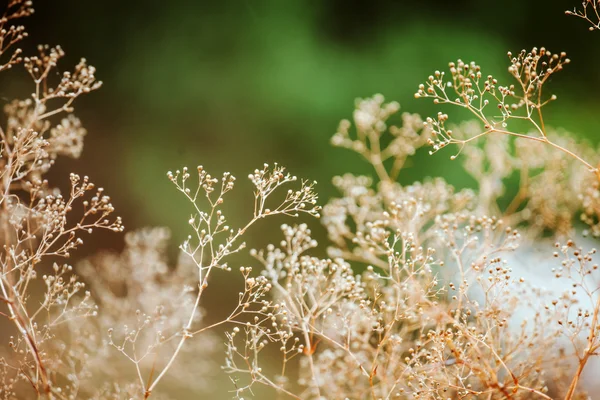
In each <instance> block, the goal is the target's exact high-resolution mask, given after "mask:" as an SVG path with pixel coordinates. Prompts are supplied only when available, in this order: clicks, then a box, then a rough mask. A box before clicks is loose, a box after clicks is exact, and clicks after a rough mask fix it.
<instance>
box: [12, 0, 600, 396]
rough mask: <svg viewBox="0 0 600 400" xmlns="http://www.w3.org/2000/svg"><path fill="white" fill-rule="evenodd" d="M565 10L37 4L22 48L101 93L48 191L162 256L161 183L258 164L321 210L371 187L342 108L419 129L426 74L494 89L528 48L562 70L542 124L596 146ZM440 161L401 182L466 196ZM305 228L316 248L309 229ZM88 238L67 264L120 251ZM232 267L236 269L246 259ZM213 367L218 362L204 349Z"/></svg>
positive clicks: (221, 283)
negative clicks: (154, 241) (96, 192)
mask: <svg viewBox="0 0 600 400" xmlns="http://www.w3.org/2000/svg"><path fill="white" fill-rule="evenodd" d="M579 5H580V1H579V0H557V1H550V0H546V1H523V0H504V1H491V0H470V1H467V0H452V1H449V0H429V1H406V0H405V1H403V0H396V1H393V0H377V1H375V0H370V1H367V0H362V1H360V0H304V1H301V0H239V1H233V0H226V1H203V0H168V1H164V0H163V1H158V0H128V1H116V0H102V1H90V0H88V1H81V0H53V1H38V2H36V4H35V6H36V10H37V12H36V14H35V15H34V16H33V18H31V19H30V20H28V21H27V22H26V24H27V28H28V30H29V32H30V35H31V39H30V41H31V42H32V43H40V42H41V43H48V44H51V45H53V44H61V45H62V47H63V49H65V51H66V52H67V60H66V62H64V63H63V69H64V68H70V66H71V65H72V64H74V63H75V62H76V61H77V59H78V58H79V57H81V56H84V57H86V58H87V59H88V60H89V62H90V63H91V64H92V65H94V66H96V67H97V68H98V74H97V75H98V77H100V78H101V79H102V80H103V81H104V83H105V85H104V87H103V88H102V89H101V90H100V91H98V92H96V93H94V94H92V95H90V96H87V97H85V98H83V99H82V100H81V101H80V102H79V106H78V112H77V113H78V116H79V117H80V118H81V119H82V121H83V123H84V125H85V126H86V127H87V128H88V131H89V135H88V137H87V139H86V147H85V150H84V154H83V156H82V158H81V159H80V160H76V161H71V160H66V161H65V160H62V161H60V162H59V163H58V165H57V167H56V168H55V169H54V170H53V172H52V176H51V179H53V180H54V182H58V181H64V182H66V181H67V179H68V173H69V172H71V171H73V172H77V173H80V174H87V175H90V176H91V177H92V178H93V180H94V181H95V182H97V183H98V184H100V185H101V186H104V187H105V189H106V191H107V193H108V194H110V195H111V196H112V198H113V203H114V205H115V207H116V208H117V210H118V212H119V214H120V215H121V216H122V217H123V220H124V222H125V225H126V228H127V229H129V230H130V229H136V228H140V227H144V226H156V225H161V226H167V227H169V228H170V229H171V230H172V232H173V245H172V255H173V256H175V255H176V252H177V245H178V243H179V242H180V241H181V240H182V238H183V237H185V236H186V235H187V234H188V232H187V230H186V228H187V224H186V222H187V220H188V218H189V212H190V210H189V208H188V207H187V204H186V202H185V201H184V199H183V198H182V196H180V194H179V193H178V192H177V191H176V190H175V189H174V188H173V187H172V184H171V183H170V182H169V181H168V180H167V178H166V172H167V171H168V170H175V169H178V168H181V167H182V166H184V165H188V166H190V167H195V166H196V165H198V164H202V165H204V166H205V167H206V168H207V169H208V170H209V171H211V172H212V173H213V174H214V175H220V174H221V173H222V172H223V171H230V172H232V173H233V174H234V175H236V176H238V177H239V178H244V177H245V176H246V175H247V174H248V173H249V172H250V171H251V170H253V169H254V168H256V167H257V166H261V165H262V163H263V162H269V163H272V162H275V161H277V162H279V163H281V164H283V165H285V166H287V167H288V168H289V169H290V170H291V172H293V173H294V174H297V175H299V176H302V177H306V178H310V179H316V180H317V181H318V182H319V185H318V189H319V191H320V193H321V197H322V203H324V202H325V201H326V200H327V199H328V198H330V197H331V196H334V195H335V191H334V190H333V188H332V186H331V183H330V182H331V177H332V176H334V175H336V174H341V173H344V172H354V173H369V174H370V173H371V171H370V170H369V169H368V167H367V166H366V165H365V164H362V163H360V162H359V161H360V159H359V157H358V156H357V155H355V154H352V153H350V152H347V151H345V150H341V149H334V148H332V147H331V146H330V145H329V138H330V136H331V135H332V133H333V132H334V131H335V129H336V127H337V124H338V121H339V120H340V119H342V118H349V117H350V116H351V114H352V110H353V103H354V99H355V98H356V97H366V96H371V95H373V94H375V93H382V94H384V95H385V96H386V99H387V100H397V101H399V102H400V104H401V105H402V110H403V111H410V112H418V113H421V114H423V115H425V116H426V115H434V114H435V113H436V112H437V111H438V108H437V107H436V106H434V105H433V104H431V103H430V102H429V101H428V100H415V99H414V97H413V94H414V92H415V90H416V87H417V85H418V84H419V83H421V82H423V81H424V80H425V79H426V77H427V76H428V75H430V74H431V73H432V72H433V71H434V70H436V69H443V68H445V67H446V66H447V63H448V62H449V61H452V60H456V59H457V58H461V59H463V60H465V61H471V60H476V61H477V62H478V63H479V64H480V65H481V66H482V68H483V72H484V75H485V74H487V73H488V72H489V73H493V74H497V75H498V76H497V77H498V78H504V77H506V72H505V71H506V67H507V57H506V52H507V51H508V50H511V51H513V52H517V51H519V50H521V49H522V48H531V47H533V46H538V47H539V46H546V47H547V48H549V49H550V50H552V51H554V52H557V51H566V52H567V54H568V55H569V57H570V58H571V59H572V63H571V64H570V65H569V66H568V67H567V68H566V69H565V71H564V72H562V73H561V74H559V75H557V76H556V78H555V81H554V82H551V88H552V90H553V92H554V93H556V94H557V95H558V98H559V101H557V102H555V103H553V104H552V105H551V106H549V107H548V109H547V114H546V115H547V123H548V124H550V125H553V126H560V127H564V128H565V129H567V130H569V131H571V132H573V133H575V134H578V135H581V136H584V137H586V138H588V139H589V140H590V141H592V142H596V141H597V139H596V135H597V133H596V130H597V127H598V126H599V125H600V113H599V112H598V111H599V110H600V96H599V95H598V88H600V72H599V71H600V69H599V66H600V52H598V51H597V50H598V48H599V47H598V45H599V44H600V34H598V33H596V34H594V33H590V32H588V31H587V25H586V23H585V22H584V21H582V20H579V19H576V18H573V17H567V16H565V15H564V11H565V10H566V9H572V8H573V7H575V6H579ZM10 83H11V86H10V87H11V88H15V87H20V84H19V83H18V82H10ZM11 90H12V89H11ZM23 90H24V95H26V94H27V93H29V92H28V91H27V90H28V89H27V87H25V86H23ZM0 98H1V100H0V101H6V100H5V98H10V96H8V94H5V95H4V96H3V95H1V94H0ZM455 121H456V122H458V121H457V120H456V119H455ZM450 155H451V153H450V152H441V153H439V154H437V155H435V156H433V157H430V156H428V155H427V154H419V155H418V156H417V157H416V158H415V159H413V161H412V162H411V164H409V167H408V168H407V169H405V170H404V172H403V174H402V175H401V180H402V182H405V183H410V182H412V181H414V180H417V179H422V178H424V177H426V176H443V177H444V178H446V179H447V180H448V181H450V182H451V183H454V184H456V185H457V186H460V187H462V186H473V185H475V183H474V182H472V181H471V180H469V178H467V177H466V175H464V173H462V172H461V168H460V163H459V162H457V161H455V162H451V161H450V160H449V157H450ZM238 181H239V185H238V189H237V190H236V191H235V192H234V194H233V195H232V196H230V200H229V209H228V210H229V219H230V222H231V223H232V225H234V226H236V225H237V224H236V223H235V221H240V220H241V219H242V218H244V217H245V216H247V215H248V212H249V208H250V202H251V198H252V194H251V192H250V189H251V188H250V185H249V183H246V179H239V180H238ZM280 222H281V221H276V222H275V224H278V223H280ZM312 226H313V227H314V230H315V231H316V232H317V237H319V238H321V239H322V243H326V241H325V239H324V238H323V232H322V231H321V230H319V226H318V222H313V223H312ZM277 233H278V232H277V230H276V229H275V230H274V229H273V225H263V226H259V227H258V228H254V231H252V232H250V235H249V239H248V240H249V242H250V246H251V247H253V246H264V245H266V244H267V243H268V242H269V241H270V240H277ZM94 237H95V239H96V240H95V242H93V243H92V241H90V240H88V242H87V246H86V248H85V250H84V251H83V252H81V253H80V255H85V254H89V253H91V252H94V251H97V250H98V249H120V248H121V247H122V237H121V236H119V235H111V234H97V235H96V236H94ZM240 262H244V263H245V265H252V261H251V260H249V259H245V260H243V261H240ZM140 268H143V266H142V265H141V266H140ZM233 275H236V274H235V273H233ZM228 278H229V277H227V276H225V277H223V276H221V277H220V278H218V279H217V280H216V281H215V282H214V286H211V289H213V290H212V291H210V290H209V292H210V293H209V295H208V296H207V298H206V299H205V307H207V308H208V309H209V318H218V315H219V312H220V311H222V310H224V309H226V308H227V307H228V305H230V304H231V303H232V302H233V301H236V298H235V296H236V295H235V293H237V291H238V288H237V287H231V286H233V285H235V283H232V281H231V279H228ZM236 282H237V281H236ZM228 294H232V296H228ZM213 314H214V315H213ZM215 354H216V355H215V356H214V357H216V360H217V361H218V362H220V361H221V360H222V359H223V355H222V353H221V352H220V349H217V351H216V353H215ZM205 357H207V355H198V359H199V360H202V359H204V358H205ZM216 375H219V371H216ZM231 388H232V386H231V384H230V383H229V381H228V380H227V379H224V378H223V377H221V378H219V379H217V380H216V381H215V385H213V387H211V388H209V390H208V391H207V392H206V393H199V394H196V395H197V396H198V397H199V398H228V395H227V390H229V389H231ZM204 396H207V397H204ZM259 398H260V397H259Z"/></svg>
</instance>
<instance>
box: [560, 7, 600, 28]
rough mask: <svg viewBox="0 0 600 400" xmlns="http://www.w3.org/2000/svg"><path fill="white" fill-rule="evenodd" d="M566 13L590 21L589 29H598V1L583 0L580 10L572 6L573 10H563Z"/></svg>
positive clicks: (599, 8) (599, 18) (599, 11)
mask: <svg viewBox="0 0 600 400" xmlns="http://www.w3.org/2000/svg"><path fill="white" fill-rule="evenodd" d="M565 13H566V14H567V15H574V16H576V17H579V18H582V19H584V20H586V21H587V22H588V23H590V25H591V26H590V27H589V28H588V29H589V30H590V31H594V30H596V29H598V30H600V1H598V0H583V1H582V2H581V10H579V9H577V8H574V9H573V11H565Z"/></svg>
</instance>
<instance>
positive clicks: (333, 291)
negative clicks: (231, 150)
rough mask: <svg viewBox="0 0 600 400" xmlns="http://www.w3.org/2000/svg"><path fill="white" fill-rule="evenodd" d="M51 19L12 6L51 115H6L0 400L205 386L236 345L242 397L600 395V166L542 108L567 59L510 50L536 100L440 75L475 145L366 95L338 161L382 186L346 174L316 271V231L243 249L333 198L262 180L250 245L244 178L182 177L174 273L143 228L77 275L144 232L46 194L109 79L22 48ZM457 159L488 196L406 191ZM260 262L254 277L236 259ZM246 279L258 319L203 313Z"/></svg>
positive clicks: (40, 111) (75, 196)
mask: <svg viewBox="0 0 600 400" xmlns="http://www.w3.org/2000/svg"><path fill="white" fill-rule="evenodd" d="M583 7H584V8H583V10H584V11H581V12H574V13H576V14H577V15H578V16H580V17H582V18H585V19H587V20H588V21H590V18H589V17H588V16H589V15H590V14H589V10H590V8H591V9H593V10H594V12H595V11H596V8H597V7H596V3H594V2H584V3H583ZM32 12H33V10H32V8H31V2H29V1H26V0H12V1H10V2H9V3H8V7H7V9H6V11H5V13H4V17H3V18H2V19H1V20H0V25H1V29H0V56H2V57H3V59H4V60H5V61H4V62H3V63H2V64H1V66H0V70H8V69H10V68H12V67H17V66H23V67H24V68H25V70H26V71H27V72H28V73H29V75H30V76H31V79H32V80H33V82H34V87H33V90H32V92H33V93H32V95H31V96H30V98H28V99H26V100H15V101H12V102H10V103H9V104H8V105H7V106H6V107H5V114H6V122H5V124H4V126H3V127H2V129H0V135H1V137H0V139H1V148H0V154H1V163H2V164H1V165H0V178H1V182H2V192H1V193H0V206H1V208H0V223H1V225H2V230H1V234H0V235H1V237H2V240H3V249H2V253H1V256H0V263H1V266H2V276H1V279H0V300H1V304H2V309H1V310H0V316H3V317H6V318H5V325H4V326H6V328H5V330H6V332H9V333H8V335H10V338H9V341H8V346H6V347H5V348H3V351H2V354H0V397H1V398H3V399H15V398H49V399H63V398H64V399H75V398H89V399H98V400H101V399H122V398H136V399H137V398H140V399H142V398H149V397H152V398H168V396H169V395H171V396H172V395H174V393H172V392H173V391H172V390H167V388H173V387H186V388H187V389H188V390H202V389H201V388H202V387H203V386H204V385H209V384H210V378H211V374H212V371H214V368H213V366H212V365H211V364H210V362H209V361H208V360H202V361H201V362H199V361H198V354H202V355H203V356H204V358H207V354H210V353H211V352H212V351H214V348H216V347H218V346H217V344H218V343H219V342H220V341H222V340H223V339H219V335H218V328H224V329H225V330H226V334H225V337H224V340H225V365H224V366H223V370H224V371H225V372H226V373H228V374H230V376H231V380H232V382H233V386H232V395H233V396H234V397H236V398H240V399H241V398H245V397H247V396H252V395H253V394H254V393H255V388H256V387H257V386H259V385H261V386H266V387H268V388H271V389H272V390H273V391H274V394H272V397H273V398H274V397H277V398H279V397H281V398H296V399H388V398H398V399H454V398H461V399H463V398H466V399H477V398H482V399H515V400H518V399H533V398H542V399H555V398H563V399H565V400H571V399H584V398H591V396H593V394H594V393H595V391H597V390H600V388H598V387H597V386H595V385H597V383H596V381H595V380H594V377H593V376H591V375H593V369H594V368H596V367H597V366H599V365H600V364H598V361H597V360H596V359H597V357H596V356H597V355H598V351H599V350H600V323H599V318H600V295H599V293H598V292H599V291H600V286H599V285H600V282H599V277H598V273H599V272H598V264H597V263H596V261H595V258H596V251H595V250H594V249H593V248H592V249H589V250H587V249H584V247H585V246H581V245H580V244H579V242H584V243H586V241H587V243H589V242H590V239H583V238H582V236H583V235H582V234H581V233H577V232H578V230H579V226H578V224H577V223H576V222H575V221H574V220H575V217H576V216H577V215H579V216H581V220H582V221H583V222H584V223H585V224H586V225H587V226H588V227H587V228H586V232H583V233H591V234H592V236H594V237H596V236H600V222H599V221H600V200H599V198H600V195H599V193H600V188H599V184H600V172H599V170H598V167H597V165H598V163H597V160H596V158H597V155H596V154H597V152H596V150H595V149H593V148H592V147H591V146H589V145H588V144H585V143H582V142H581V141H578V140H575V138H574V137H572V136H570V135H569V134H565V133H564V132H561V131H559V130H556V129H553V128H551V127H548V126H546V124H545V122H544V115H543V112H542V111H543V108H544V106H545V105H546V104H548V102H550V101H554V100H555V99H556V97H555V96H553V95H551V96H548V95H547V94H546V90H544V91H542V89H543V88H544V86H545V84H546V83H547V81H548V78H549V77H550V76H551V75H553V74H554V73H556V72H558V71H560V70H561V69H562V68H563V66H565V65H566V64H568V63H569V59H567V58H566V55H565V54H564V53H560V54H554V53H550V52H549V51H548V50H546V49H544V48H540V49H533V50H532V51H530V52H527V51H523V52H521V53H519V54H518V55H516V56H513V55H511V54H509V61H510V65H509V68H508V71H509V75H510V76H512V78H513V79H515V80H516V83H514V84H512V85H508V86H502V85H500V84H498V81H497V80H496V78H494V77H491V76H488V77H486V78H484V75H483V74H482V72H481V70H480V67H479V66H478V65H477V64H476V63H474V62H473V63H464V62H462V61H460V60H459V61H458V62H455V63H451V64H450V66H449V70H450V71H449V74H450V77H449V78H446V75H445V73H443V72H435V73H434V74H433V75H432V76H431V77H429V79H428V80H427V82H426V83H424V84H422V85H421V86H419V89H418V92H417V97H419V98H431V99H433V101H434V102H435V103H437V104H447V105H455V106H459V107H461V108H465V109H467V110H468V111H470V112H471V113H472V114H473V115H474V117H475V120H474V121H470V122H464V123H462V124H459V125H457V126H452V127H451V126H449V125H447V124H446V121H447V120H448V118H449V117H448V116H447V115H446V114H443V113H440V114H438V116H437V117H436V118H426V119H425V121H423V120H422V119H421V117H420V116H418V115H416V114H409V113H404V114H402V115H401V118H400V119H401V122H402V126H401V127H397V126H394V125H391V122H392V121H394V119H395V118H396V117H397V114H398V111H399V109H400V106H399V105H398V104H397V103H395V102H391V103H386V102H385V100H384V98H383V96H381V95H375V96H373V97H372V98H367V99H359V100H357V102H356V105H355V110H354V113H353V118H352V121H349V120H343V121H342V122H341V123H340V125H339V127H338V130H337V132H336V133H335V134H334V135H333V137H332V144H333V145H335V146H337V147H342V148H346V149H350V150H352V151H354V152H356V153H357V154H358V155H360V156H361V157H362V158H363V159H365V160H366V161H367V162H368V163H369V164H371V165H372V166H373V170H374V173H375V175H376V179H374V178H373V177H370V176H355V175H352V174H345V175H343V176H339V177H335V178H334V180H333V182H334V184H335V186H336V187H337V188H338V190H339V193H340V194H339V197H337V198H333V199H331V200H330V201H329V202H327V204H325V206H324V207H323V209H322V214H323V216H322V219H321V221H322V223H323V225H324V226H325V228H326V231H327V234H328V239H329V243H328V247H327V255H328V258H327V257H326V258H323V257H318V256H316V254H318V252H317V251H316V250H317V249H318V247H319V244H318V243H317V241H316V240H315V239H313V236H312V233H311V229H310V228H309V226H308V224H306V223H299V224H296V225H290V224H287V223H286V224H283V225H282V226H281V231H282V235H283V237H282V240H281V241H280V242H279V243H277V244H268V245H266V246H265V247H264V249H262V250H249V251H246V248H245V243H244V241H243V240H244V236H245V235H247V234H248V232H252V230H253V229H254V228H253V226H254V225H255V224H256V223H259V222H260V221H261V220H262V219H264V218H266V217H271V216H276V215H280V216H287V217H298V216H300V215H301V214H306V215H308V216H313V217H320V216H321V215H320V214H321V207H320V206H318V205H317V194H316V193H315V191H314V182H310V181H305V180H300V181H298V179H297V178H296V177H295V176H293V175H291V174H289V173H287V172H286V170H285V169H284V168H283V167H281V166H280V165H278V164H275V165H273V166H269V165H267V164H265V165H264V166H263V167H261V168H259V169H256V170H255V171H254V172H253V173H251V174H250V175H249V176H248V178H249V180H250V182H251V184H252V186H253V192H254V193H253V196H252V197H250V198H251V201H253V203H254V208H253V212H252V214H251V215H249V216H248V218H247V220H246V222H244V223H242V224H235V225H236V227H232V226H233V225H234V224H231V225H230V223H229V222H228V221H227V218H226V217H225V209H224V207H223V206H224V203H225V202H226V200H227V199H228V197H229V196H230V194H229V193H230V192H231V191H232V190H233V189H234V186H235V183H236V179H235V178H234V177H233V176H232V175H231V174H230V173H225V174H223V175H222V176H221V177H219V178H215V177H214V176H212V175H211V174H209V173H208V172H207V171H206V170H205V169H204V168H203V167H198V168H197V169H195V170H194V172H193V173H192V172H191V171H190V170H188V169H187V168H182V169H181V170H180V171H175V172H169V173H168V174H167V177H168V179H169V180H170V181H171V182H172V183H173V185H174V186H175V189H176V190H177V191H179V192H181V193H182V195H183V196H184V198H185V199H186V200H187V202H188V203H189V206H190V211H191V216H190V218H189V220H188V221H187V223H188V226H189V229H190V235H189V236H188V238H187V239H186V240H185V241H184V243H183V244H182V245H181V246H180V256H179V259H178V260H177V262H176V263H174V265H171V264H170V263H169V260H168V257H167V248H168V243H169V238H170V234H169V232H168V231H167V230H165V229H162V228H148V229H143V230H139V231H136V232H129V233H127V234H126V235H125V249H124V250H123V251H122V252H121V253H115V252H110V251H107V252H102V253H100V254H97V255H95V256H92V257H89V258H88V259H86V260H84V261H82V262H81V263H79V264H78V265H77V266H76V268H75V269H74V268H72V267H71V266H70V265H68V264H64V263H63V261H64V260H63V259H65V258H68V257H69V256H70V255H71V254H72V253H73V252H74V251H75V250H76V249H77V248H78V247H79V246H80V245H81V244H82V243H83V239H82V236H83V235H85V234H89V233H92V231H93V230H94V229H96V228H99V229H108V230H111V231H114V232H121V231H123V226H122V224H121V220H120V219H119V218H118V217H116V218H115V217H112V213H113V212H114V210H113V207H112V205H111V203H110V199H109V198H108V197H107V196H106V195H104V191H103V189H101V188H100V189H96V188H95V187H94V185H93V184H92V183H90V181H89V179H88V178H87V177H83V178H81V177H79V176H78V175H76V174H72V175H71V176H70V189H69V190H68V193H65V194H64V195H63V194H61V192H60V191H59V190H58V189H56V188H54V187H52V186H50V184H49V183H48V182H47V181H46V180H45V179H44V174H46V173H47V172H48V170H49V169H50V168H51V167H52V165H53V164H54V161H55V160H56V159H57V157H59V156H67V157H74V158H76V157H78V156H79V154H80V153H81V151H82V146H83V136H84V135H85V130H84V129H83V128H82V127H81V124H80V122H79V120H78V119H77V118H76V117H74V116H73V115H72V111H73V103H74V101H75V99H76V98H78V97H79V96H80V95H82V94H85V93H88V92H90V91H92V90H95V89H97V88H98V87H99V86H100V83H99V82H98V81H96V79H95V76H94V74H95V71H94V68H93V67H91V66H88V65H87V64H86V62H85V60H82V61H81V62H80V63H79V64H78V65H77V66H76V67H75V70H74V72H72V73H64V74H63V75H62V78H61V79H59V80H58V82H54V79H53V78H54V77H55V76H56V74H55V73H54V72H53V71H54V70H55V68H56V66H57V63H58V61H59V59H60V58H61V57H63V55H64V53H63V51H62V49H61V48H60V47H55V48H49V47H47V46H42V47H39V49H38V50H39V55H38V56H35V57H25V56H23V55H22V51H21V50H19V49H16V48H15V47H16V46H15V45H16V44H17V43H18V42H20V41H21V40H22V39H24V38H25V37H26V36H27V35H26V32H25V30H24V28H23V27H21V26H12V25H11V24H12V23H13V22H12V21H13V20H15V19H17V18H21V17H27V16H28V15H30V14H31V13H32ZM590 22H591V21H590ZM592 24H593V22H592ZM594 27H595V25H594ZM594 27H592V30H593V29H595V28H594ZM596 29H597V28H596ZM492 109H493V110H494V111H492ZM495 110H498V111H495ZM450 144H455V145H458V146H459V151H458V153H461V154H462V156H463V157H462V159H463V161H464V169H465V171H466V172H467V173H469V174H470V175H472V176H473V178H475V180H476V181H477V182H478V187H477V188H473V189H463V190H456V189H455V188H454V187H453V186H452V185H450V184H449V183H447V182H446V181H445V180H444V179H443V178H441V177H438V178H433V179H427V180H424V181H422V182H415V183H413V184H411V185H401V184H399V183H398V182H397V178H398V177H399V176H400V174H401V173H402V172H403V170H404V168H405V167H406V165H407V163H406V161H407V160H408V158H409V157H411V156H413V155H414V154H415V153H416V152H418V151H420V150H421V149H422V148H425V147H426V146H429V145H430V146H433V150H432V153H435V152H437V151H439V150H441V149H442V148H444V147H446V146H448V145H450ZM457 155H458V154H456V155H454V156H452V158H456V156H457ZM515 175H518V177H519V187H518V190H517V191H516V194H513V193H511V190H510V187H509V185H508V183H507V182H508V180H509V179H510V178H511V177H513V176H515ZM244 254H245V255H247V256H248V257H247V260H246V261H245V262H244V264H243V266H242V265H240V264H239V261H238V260H239V259H240V258H238V257H231V256H232V255H237V256H241V255H244ZM231 263H235V264H236V266H235V267H234V266H233V265H231ZM234 269H235V270H239V272H240V274H241V278H242V282H241V283H240V288H239V290H235V291H232V293H231V296H232V298H233V299H234V300H235V299H236V297H237V301H235V302H234V303H235V304H234V306H233V307H232V309H231V310H229V312H227V313H226V315H225V316H223V317H222V318H217V319H216V320H210V319H209V318H206V314H207V311H209V308H210V304H208V303H207V302H206V297H205V294H206V293H207V291H208V290H210V288H211V282H212V281H213V274H214V273H216V272H217V271H222V272H223V273H231V271H232V270H234ZM80 277H81V278H82V279H83V280H84V281H85V282H86V283H87V286H86V284H84V283H83V281H82V280H80ZM40 278H41V279H40ZM4 326H3V327H4ZM273 354H276V355H277V356H278V357H277V360H278V361H277V362H275V363H273V361H272V359H273ZM109 364H110V365H111V368H106V365H109ZM274 364H275V365H274ZM590 371H592V374H591V375H590ZM167 382H168V384H167Z"/></svg>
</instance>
